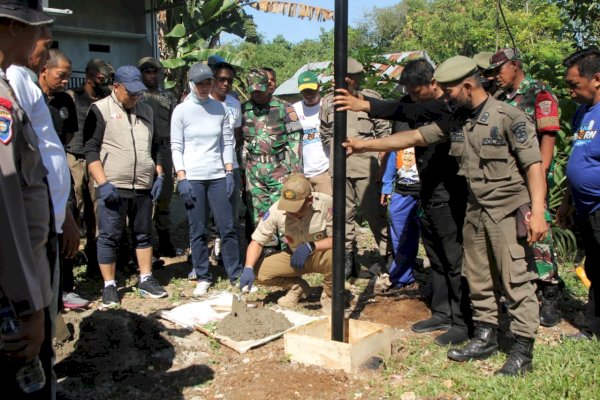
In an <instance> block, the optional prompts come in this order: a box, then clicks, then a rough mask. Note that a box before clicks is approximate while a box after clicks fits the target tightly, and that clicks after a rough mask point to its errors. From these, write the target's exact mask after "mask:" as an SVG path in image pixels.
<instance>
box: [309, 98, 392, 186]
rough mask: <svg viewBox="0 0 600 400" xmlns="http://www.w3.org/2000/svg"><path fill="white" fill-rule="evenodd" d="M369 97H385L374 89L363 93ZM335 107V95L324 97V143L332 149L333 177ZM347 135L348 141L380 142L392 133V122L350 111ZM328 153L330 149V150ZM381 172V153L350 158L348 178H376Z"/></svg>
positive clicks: (357, 155) (322, 127)
mask: <svg viewBox="0 0 600 400" xmlns="http://www.w3.org/2000/svg"><path fill="white" fill-rule="evenodd" d="M360 93H362V94H363V95H365V96H368V97H372V98H373V97H374V98H378V99H379V98H381V96H380V95H379V94H378V93H377V92H375V91H373V90H370V89H362V90H360ZM334 112H335V107H334V105H333V94H328V95H327V96H325V97H324V98H323V102H322V104H321V112H320V114H319V116H320V118H321V141H322V143H323V146H324V147H325V149H327V148H329V149H330V157H329V171H330V173H331V174H333V152H332V151H331V150H332V149H333V146H332V145H333V116H334ZM346 126H347V128H346V136H347V137H348V138H359V139H362V140H370V139H377V138H380V137H383V136H388V135H389V134H391V132H392V128H391V124H390V122H389V121H386V120H383V119H375V118H371V117H369V114H367V113H365V112H354V111H348V112H347V121H346ZM326 151H327V150H326ZM377 173H379V160H378V158H377V153H362V154H354V155H352V157H348V158H347V159H346V176H347V177H348V178H364V177H369V176H375V174H377Z"/></svg>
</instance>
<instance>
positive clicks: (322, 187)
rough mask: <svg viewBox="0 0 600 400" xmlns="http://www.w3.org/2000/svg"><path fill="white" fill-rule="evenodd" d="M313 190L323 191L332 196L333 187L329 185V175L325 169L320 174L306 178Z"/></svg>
mask: <svg viewBox="0 0 600 400" xmlns="http://www.w3.org/2000/svg"><path fill="white" fill-rule="evenodd" d="M308 180H309V181H310V185H311V186H312V189H313V192H319V193H325V194H328V195H330V196H333V188H332V187H331V185H332V184H331V175H329V172H327V171H325V172H323V173H322V174H319V175H315V176H311V177H310V178H308Z"/></svg>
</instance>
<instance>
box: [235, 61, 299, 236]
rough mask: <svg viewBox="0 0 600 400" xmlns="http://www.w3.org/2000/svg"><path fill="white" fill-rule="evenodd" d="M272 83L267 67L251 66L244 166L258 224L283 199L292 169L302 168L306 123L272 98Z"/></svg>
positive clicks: (245, 111) (245, 109)
mask: <svg viewBox="0 0 600 400" xmlns="http://www.w3.org/2000/svg"><path fill="white" fill-rule="evenodd" d="M268 84H269V78H268V76H267V73H266V72H265V71H264V70H262V69H252V70H250V74H249V75H248V90H249V92H250V100H249V101H247V102H245V103H244V104H243V105H242V114H243V123H242V131H243V137H244V147H243V150H242V152H243V155H242V168H244V169H245V173H246V195H247V196H249V199H248V202H247V203H248V205H249V208H250V213H251V217H252V222H253V224H254V225H255V226H256V224H257V223H258V221H259V220H260V218H261V217H262V216H263V215H264V214H265V213H266V212H267V211H268V210H269V207H271V205H272V204H273V203H275V202H276V201H277V200H279V197H280V195H281V187H282V186H283V181H284V180H285V178H286V177H287V176H288V175H289V174H290V173H292V172H302V154H301V144H300V143H301V142H300V139H301V137H302V133H303V130H302V125H301V124H300V121H299V120H298V116H297V115H296V112H295V111H294V108H293V107H292V105H291V104H289V103H287V102H283V101H281V100H275V99H273V98H272V94H271V93H270V92H269V91H268Z"/></svg>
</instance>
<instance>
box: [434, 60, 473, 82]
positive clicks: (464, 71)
mask: <svg viewBox="0 0 600 400" xmlns="http://www.w3.org/2000/svg"><path fill="white" fill-rule="evenodd" d="M475 72H477V63H476V62H475V60H473V59H472V58H469V57H465V56H454V57H451V58H449V59H447V60H446V61H444V62H443V63H441V64H440V65H439V66H438V67H437V69H436V70H435V72H434V73H433V77H434V78H435V80H436V81H437V82H438V83H450V82H457V81H460V80H463V79H465V78H467V77H469V76H471V75H473V74H474V73H475Z"/></svg>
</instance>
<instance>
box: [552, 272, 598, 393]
mask: <svg viewBox="0 0 600 400" xmlns="http://www.w3.org/2000/svg"><path fill="white" fill-rule="evenodd" d="M578 266H579V264H573V263H564V264H562V265H560V266H559V267H558V273H559V275H560V277H561V279H562V280H563V282H564V283H565V290H567V291H568V292H569V294H570V295H571V296H573V297H575V298H576V299H578V300H581V301H583V302H587V297H588V288H586V287H585V285H584V284H583V282H581V280H580V279H579V277H578V276H577V274H576V273H575V268H576V267H578ZM599 397H600V396H599Z"/></svg>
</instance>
